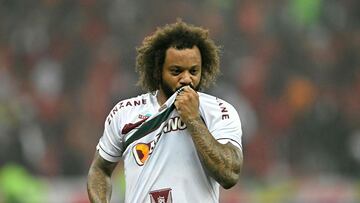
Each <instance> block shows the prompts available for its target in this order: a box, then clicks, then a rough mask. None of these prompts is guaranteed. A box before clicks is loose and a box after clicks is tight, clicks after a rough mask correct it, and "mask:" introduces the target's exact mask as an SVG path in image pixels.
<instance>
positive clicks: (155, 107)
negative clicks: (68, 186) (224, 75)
mask: <svg viewBox="0 0 360 203" xmlns="http://www.w3.org/2000/svg"><path fill="white" fill-rule="evenodd" d="M137 51H138V55H137V59H136V60H137V61H136V70H137V72H138V73H139V75H140V77H139V85H141V86H142V87H143V89H144V90H146V91H147V92H148V93H146V94H142V95H140V96H137V97H134V98H130V99H125V100H122V101H120V102H119V103H118V104H117V105H115V107H114V108H113V109H112V110H111V112H110V113H109V115H108V117H107V118H106V121H105V129H104V133H103V135H102V137H101V138H100V140H99V143H98V145H97V148H96V149H97V150H96V153H95V156H94V160H93V162H92V164H91V166H90V170H89V174H88V183H87V188H88V195H89V199H90V200H91V202H104V203H105V202H110V196H111V174H112V172H113V170H114V168H115V166H116V165H117V163H118V162H119V161H120V160H123V161H124V168H125V177H126V178H125V179H126V193H125V202H127V203H134V202H136V203H139V202H145V203H150V202H151V203H153V202H154V203H160V202H166V203H170V202H181V203H183V202H207V203H209V202H218V201H219V187H220V185H221V186H222V187H223V188H225V189H229V188H231V187H233V186H234V185H235V184H236V183H237V181H238V180H239V176H240V171H241V168H242V165H243V153H242V144H241V136H242V130H241V122H240V119H239V116H238V113H237V111H236V110H235V109H234V107H233V106H232V105H231V104H229V103H227V102H226V101H224V100H222V99H220V98H217V97H214V96H211V95H208V94H205V93H202V92H200V90H202V88H207V87H209V85H211V84H212V83H213V82H214V81H215V79H216V77H217V75H218V74H219V72H220V70H219V49H218V47H217V46H216V45H215V43H214V42H213V40H211V39H210V38H209V35H208V31H207V30H205V29H203V28H201V27H196V26H193V25H190V24H187V23H185V22H183V21H181V20H178V21H177V22H176V23H174V24H170V25H166V26H164V27H162V28H159V29H157V31H156V32H155V33H153V34H152V35H151V36H148V37H146V38H145V39H144V41H143V44H142V46H141V47H140V48H138V50H137Z"/></svg>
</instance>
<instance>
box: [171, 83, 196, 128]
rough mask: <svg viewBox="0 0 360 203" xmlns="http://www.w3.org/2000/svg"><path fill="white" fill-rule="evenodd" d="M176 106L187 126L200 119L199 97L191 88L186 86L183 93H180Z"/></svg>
mask: <svg viewBox="0 0 360 203" xmlns="http://www.w3.org/2000/svg"><path fill="white" fill-rule="evenodd" d="M174 104H175V107H176V110H177V111H178V113H179V115H180V118H181V120H182V121H183V122H184V123H185V124H186V123H188V122H189V121H191V120H193V119H196V118H199V117H200V114H199V95H198V93H197V92H196V91H195V90H193V89H192V88H191V87H190V86H185V87H184V88H183V89H182V90H181V91H178V95H177V96H176V99H175V103H174Z"/></svg>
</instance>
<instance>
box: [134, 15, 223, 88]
mask: <svg viewBox="0 0 360 203" xmlns="http://www.w3.org/2000/svg"><path fill="white" fill-rule="evenodd" d="M193 46H197V47H198V48H199V50H200V53H201V60H202V73H201V81H200V86H199V87H200V89H201V88H203V87H205V88H208V87H209V86H210V85H211V84H213V83H214V82H215V80H216V77H217V76H218V75H219V74H220V67H219V66H220V65H219V64H220V59H219V54H220V48H219V47H218V46H216V45H215V43H214V41H213V40H212V39H210V37H209V32H208V30H206V29H203V28H201V27H196V26H194V25H190V24H187V23H185V22H183V21H181V20H178V21H177V22H176V23H173V24H168V25H165V26H164V27H162V28H158V29H157V30H156V31H155V32H154V33H153V34H152V35H150V36H148V37H146V38H145V39H144V41H143V43H142V46H140V47H139V48H137V54H138V55H137V57H136V72H138V73H139V81H138V83H137V84H138V85H139V86H141V87H142V88H143V89H144V90H146V91H150V92H153V91H155V90H157V89H159V87H160V84H161V73H162V67H163V64H164V61H165V54H166V50H167V49H168V48H170V47H173V48H176V49H180V50H181V49H186V48H192V47H193Z"/></svg>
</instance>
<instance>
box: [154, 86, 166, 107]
mask: <svg viewBox="0 0 360 203" xmlns="http://www.w3.org/2000/svg"><path fill="white" fill-rule="evenodd" d="M156 98H157V101H158V103H159V106H162V105H163V104H164V103H165V102H166V100H167V99H168V98H167V97H166V96H165V94H164V92H163V91H162V89H159V90H158V93H157V95H156Z"/></svg>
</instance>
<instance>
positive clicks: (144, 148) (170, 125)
mask: <svg viewBox="0 0 360 203" xmlns="http://www.w3.org/2000/svg"><path fill="white" fill-rule="evenodd" d="M185 128H186V125H185V123H184V122H182V121H181V119H180V117H179V116H177V117H173V118H170V119H169V120H168V121H167V123H166V124H165V125H164V126H163V128H162V130H161V132H159V133H158V134H156V135H155V138H154V140H152V141H151V142H149V143H137V144H135V145H134V147H133V148H132V153H133V155H134V159H135V161H136V163H137V164H138V165H139V166H143V165H144V163H145V162H146V160H148V159H149V157H150V155H151V154H152V153H153V151H154V148H155V146H156V144H157V143H158V141H159V140H160V137H161V135H162V134H163V133H168V132H171V131H177V130H184V129H185Z"/></svg>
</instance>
